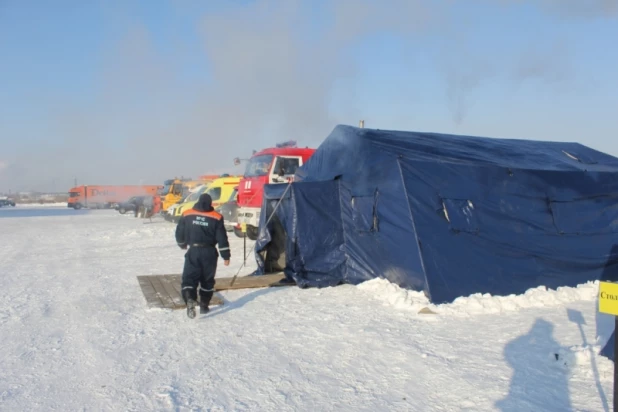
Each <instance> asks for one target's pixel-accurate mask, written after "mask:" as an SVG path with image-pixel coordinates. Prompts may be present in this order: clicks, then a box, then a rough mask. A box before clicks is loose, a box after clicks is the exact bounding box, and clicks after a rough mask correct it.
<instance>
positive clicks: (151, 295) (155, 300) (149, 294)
mask: <svg viewBox="0 0 618 412" xmlns="http://www.w3.org/2000/svg"><path fill="white" fill-rule="evenodd" d="M137 281H138V282H139V286H140V288H141V289H142V293H143V294H144V297H145V298H146V303H147V304H148V306H149V307H151V308H163V307H165V306H164V305H163V301H162V300H161V298H160V297H159V296H158V295H157V291H156V290H155V289H154V287H153V286H152V283H151V282H150V279H149V276H138V277H137Z"/></svg>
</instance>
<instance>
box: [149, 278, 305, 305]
mask: <svg viewBox="0 0 618 412" xmlns="http://www.w3.org/2000/svg"><path fill="white" fill-rule="evenodd" d="M137 279H138V281H139V284H140V287H141V289H142V293H143V294H144V297H145V298H146V302H147V303H148V306H149V307H157V308H166V309H184V308H186V307H187V305H186V304H185V302H184V300H183V298H182V293H181V283H182V275H178V274H171V275H148V276H138V277H137ZM232 279H233V278H231V277H230V278H218V279H216V282H215V291H221V290H230V289H253V288H266V287H275V286H292V285H294V283H284V284H282V283H280V282H281V280H283V279H285V275H284V274H283V273H274V274H268V275H261V276H241V277H237V278H236V281H235V282H234V284H233V285H231V282H232ZM198 296H199V295H198ZM198 301H199V297H198ZM223 304H224V301H223V298H222V297H221V296H220V295H218V294H217V293H216V292H215V294H214V295H213V297H212V299H211V301H210V306H217V305H223Z"/></svg>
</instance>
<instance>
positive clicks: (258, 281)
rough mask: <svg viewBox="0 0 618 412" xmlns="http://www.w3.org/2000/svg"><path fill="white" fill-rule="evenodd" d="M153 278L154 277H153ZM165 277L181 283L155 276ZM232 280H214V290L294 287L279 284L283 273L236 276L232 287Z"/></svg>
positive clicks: (169, 276)
mask: <svg viewBox="0 0 618 412" xmlns="http://www.w3.org/2000/svg"><path fill="white" fill-rule="evenodd" d="M153 276H154V275H153ZM156 276H165V277H167V278H169V279H171V280H172V282H174V283H178V284H180V283H181V279H182V275H178V274H169V275H156ZM232 279H233V278H231V277H229V278H215V290H217V291H218V290H230V289H254V288H268V287H275V286H294V285H295V283H284V284H282V283H279V282H281V281H282V280H283V279H285V274H284V273H283V272H279V273H271V274H268V275H259V276H238V277H237V278H236V281H235V282H234V284H233V285H232V284H231V283H232Z"/></svg>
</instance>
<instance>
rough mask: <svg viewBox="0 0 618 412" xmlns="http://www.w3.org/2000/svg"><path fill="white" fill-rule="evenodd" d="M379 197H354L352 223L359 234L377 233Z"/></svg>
mask: <svg viewBox="0 0 618 412" xmlns="http://www.w3.org/2000/svg"><path fill="white" fill-rule="evenodd" d="M377 205H378V196H377V192H376V194H375V195H373V196H353V197H352V221H353V222H354V227H355V228H356V230H357V231H359V232H377V231H378V214H377Z"/></svg>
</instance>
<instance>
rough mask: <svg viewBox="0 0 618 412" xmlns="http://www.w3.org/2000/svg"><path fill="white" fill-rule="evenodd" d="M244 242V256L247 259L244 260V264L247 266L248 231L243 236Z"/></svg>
mask: <svg viewBox="0 0 618 412" xmlns="http://www.w3.org/2000/svg"><path fill="white" fill-rule="evenodd" d="M242 243H243V256H244V257H245V261H244V262H243V264H242V265H243V266H247V233H246V232H245V235H244V236H243V237H242Z"/></svg>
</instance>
